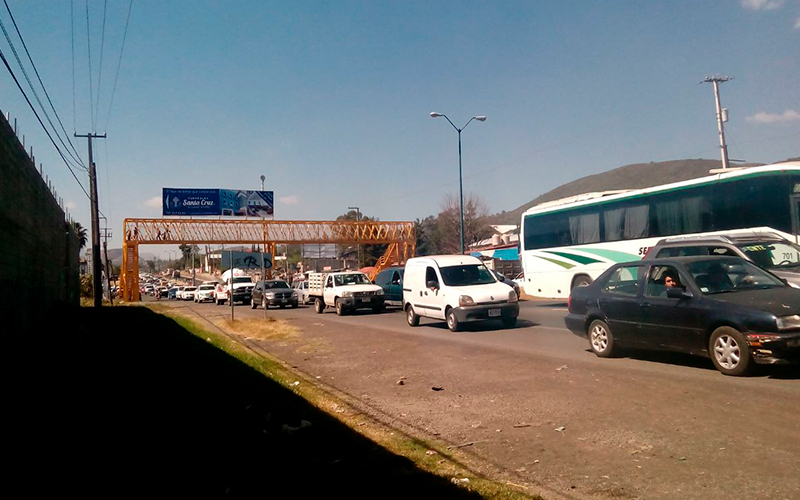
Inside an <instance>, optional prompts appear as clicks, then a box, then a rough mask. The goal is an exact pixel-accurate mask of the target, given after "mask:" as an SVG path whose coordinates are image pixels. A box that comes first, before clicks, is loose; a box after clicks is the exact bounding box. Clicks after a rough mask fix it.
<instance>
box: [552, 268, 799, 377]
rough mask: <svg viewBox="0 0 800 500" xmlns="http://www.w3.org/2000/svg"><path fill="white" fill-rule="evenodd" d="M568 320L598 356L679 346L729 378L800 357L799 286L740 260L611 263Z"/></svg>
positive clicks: (576, 294) (574, 298)
mask: <svg viewBox="0 0 800 500" xmlns="http://www.w3.org/2000/svg"><path fill="white" fill-rule="evenodd" d="M668 285H673V286H671V287H670V286H668ZM565 322H566V325H567V328H569V329H570V330H572V331H573V332H574V333H575V334H577V335H579V336H582V337H586V338H588V339H589V345H590V347H591V349H592V351H594V353H595V354H596V355H597V356H600V357H610V356H613V355H614V354H616V353H617V352H618V348H620V347H634V348H636V347H639V348H646V349H666V350H673V351H681V352H688V353H691V354H696V355H700V356H706V357H710V358H711V360H712V361H713V362H714V366H716V367H717V369H718V370H719V371H721V372H722V373H724V374H726V375H745V374H746V373H748V372H749V371H750V369H751V368H752V367H753V363H754V362H755V363H762V364H784V363H792V362H798V361H800V290H797V289H795V288H792V287H790V286H789V285H787V284H786V282H785V281H784V280H782V279H780V278H778V277H777V276H775V275H773V274H771V273H769V272H767V271H764V270H763V269H761V268H759V267H758V266H756V265H754V264H752V263H751V262H749V261H747V260H744V259H741V258H739V257H709V256H703V257H676V258H672V259H653V260H646V261H638V262H628V263H624V264H617V265H614V266H612V267H611V268H609V269H608V270H607V271H606V272H604V273H603V274H602V275H600V277H599V278H597V280H595V282H594V283H592V284H591V285H589V286H586V287H578V288H575V289H573V290H572V294H571V295H570V298H569V314H568V315H567V316H566V318H565Z"/></svg>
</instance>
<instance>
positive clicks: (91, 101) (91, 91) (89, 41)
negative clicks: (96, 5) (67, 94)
mask: <svg viewBox="0 0 800 500" xmlns="http://www.w3.org/2000/svg"><path fill="white" fill-rule="evenodd" d="M91 33H92V30H91V29H90V26H89V0H86V47H87V50H88V52H89V107H90V111H89V119H90V120H91V121H92V133H93V134H94V133H96V132H97V127H96V125H95V123H94V89H93V88H92V36H91Z"/></svg>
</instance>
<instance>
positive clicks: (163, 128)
mask: <svg viewBox="0 0 800 500" xmlns="http://www.w3.org/2000/svg"><path fill="white" fill-rule="evenodd" d="M8 4H9V6H10V8H11V11H12V13H13V14H14V17H15V19H16V21H17V24H18V25H19V28H20V30H21V32H22V34H23V36H24V38H25V42H26V44H27V45H28V48H29V50H30V51H31V54H32V56H33V59H34V62H35V63H36V65H37V68H38V70H39V73H40V74H41V76H42V79H43V81H44V83H45V86H46V87H47V90H48V92H49V94H50V97H51V98H52V99H53V102H54V103H55V105H56V109H57V110H58V112H59V115H60V117H61V119H62V121H63V122H64V126H65V127H66V129H67V131H68V132H69V133H70V134H72V132H73V131H74V130H75V129H77V131H78V133H86V132H88V131H90V130H94V131H96V132H97V133H104V132H107V133H108V139H106V140H98V141H97V142H96V143H95V153H96V154H95V161H96V163H97V166H98V172H99V177H98V178H99V182H98V186H99V190H100V208H101V210H102V211H103V212H104V213H105V214H106V215H107V216H108V217H109V219H110V225H111V227H112V228H113V229H114V232H115V236H119V233H120V232H121V231H120V227H121V224H122V219H123V218H125V217H137V216H142V217H144V216H159V215H160V213H161V208H160V199H159V196H160V194H161V188H162V187H165V186H166V187H221V188H229V189H257V188H258V187H259V183H260V181H259V176H260V175H261V174H264V175H266V177H267V181H266V187H267V189H272V190H274V191H275V198H276V208H275V213H276V219H282V220H329V219H333V218H335V217H336V216H337V215H340V214H342V213H344V212H346V211H347V207H348V206H359V207H361V211H362V212H363V213H365V214H367V215H370V216H374V217H379V218H381V219H383V220H414V219H415V218H423V217H425V216H428V215H435V214H436V213H438V212H439V210H440V203H441V201H442V198H443V197H444V196H445V195H446V194H447V193H454V194H457V192H458V142H457V139H458V137H457V134H456V132H455V131H454V130H453V129H452V128H451V127H450V126H449V124H448V123H447V122H446V121H445V120H444V119H443V118H439V119H435V120H434V119H431V118H430V117H429V113H430V112H431V111H438V112H442V113H445V114H447V115H448V116H449V117H450V118H451V119H452V120H453V121H454V122H455V123H456V124H457V125H459V126H460V125H462V124H463V123H465V122H466V121H467V120H469V118H470V117H471V116H474V115H486V116H487V117H488V118H487V121H486V122H484V123H480V122H473V123H472V124H470V126H469V127H468V128H467V129H466V130H465V131H464V132H463V135H462V138H463V167H464V169H463V170H464V190H465V192H466V193H476V194H478V195H480V196H481V197H482V198H483V199H484V200H485V201H486V202H487V204H488V205H489V207H490V209H491V211H492V212H499V211H501V210H511V209H514V208H516V207H517V206H519V205H521V204H523V203H525V202H527V201H529V200H531V199H532V198H534V197H536V196H538V195H539V194H541V193H543V192H546V191H548V190H550V189H552V188H554V187H557V186H559V185H561V184H563V183H565V182H568V181H571V180H574V179H577V178H579V177H582V176H585V175H590V174H594V173H599V172H603V171H606V170H609V169H612V168H615V167H619V166H622V165H627V164H630V163H639V162H649V161H665V160H674V159H684V158H711V159H718V158H719V146H718V138H717V130H716V122H715V117H714V100H713V91H712V87H711V86H710V85H708V84H703V85H699V84H698V82H700V81H701V80H702V79H703V78H704V77H705V76H708V75H730V76H733V77H734V80H732V81H730V82H727V83H725V84H723V85H722V86H721V92H722V101H723V106H725V107H727V108H729V109H730V121H729V122H728V123H727V124H726V134H727V137H728V143H729V151H730V156H731V158H737V159H744V160H747V161H753V162H764V163H768V162H773V161H780V160H783V159H786V158H788V157H792V156H799V155H800V146H798V144H800V0H744V1H741V0H728V1H703V2H697V1H665V0H660V1H640V2H630V1H605V2H590V1H559V2H544V1H536V2H534V1H528V2H520V1H506V2H478V1H461V2H457V1H441V2H430V1H420V2H414V1H404V2H378V1H373V2H366V1H363V2H355V1H336V2H322V1H316V2H312V1H291V2H270V1H232V0H229V1H217V2H201V1H196V0H195V1H188V0H180V1H179V0H170V1H168V2H164V1H152V0H150V1H148V0H134V3H133V10H132V15H131V21H130V27H129V31H128V34H127V40H126V42H125V49H124V53H123V56H122V65H121V70H120V76H119V81H118V84H117V87H116V91H115V96H114V103H113V107H112V108H111V113H110V117H109V119H108V125H107V126H106V116H109V115H108V109H109V97H110V94H111V91H112V87H113V84H114V76H115V72H116V68H117V62H118V61H119V54H120V47H121V42H122V36H123V31H124V27H125V19H126V15H127V11H128V5H129V3H128V0H108V2H107V5H108V10H107V13H106V24H105V26H106V29H105V35H103V29H102V21H103V6H104V2H103V1H100V0H89V1H88V7H89V35H90V39H91V48H92V52H91V53H92V81H93V82H94V83H93V87H92V96H93V97H94V99H95V102H94V103H92V101H90V95H89V94H90V91H89V64H88V47H87V45H88V44H87V26H86V1H85V0H74V2H73V3H72V5H74V23H75V71H76V74H75V82H74V86H73V77H72V37H71V17H70V7H71V2H69V1H66V0H60V1H55V0H52V1H46V2H45V1H39V2H25V1H21V0H9V1H8ZM0 19H2V20H3V23H4V24H5V26H6V29H7V30H9V34H10V35H11V36H12V42H14V45H15V47H16V48H17V50H18V51H19V52H20V55H21V56H22V57H23V58H25V56H24V54H23V53H22V50H23V49H22V46H21V43H20V42H19V41H18V40H17V38H16V35H15V34H13V25H12V24H11V20H10V17H9V16H8V13H7V12H5V11H4V10H3V9H0ZM103 36H104V37H105V38H104V40H103ZM101 42H103V43H102V51H103V59H102V70H101V68H100V64H101V63H100V52H101ZM0 48H2V51H3V53H4V54H5V56H6V58H7V59H9V62H10V64H11V65H12V68H13V69H14V71H15V73H16V74H17V76H18V78H20V80H23V79H22V74H21V72H20V70H19V69H18V67H17V65H16V61H15V60H14V59H13V54H12V52H11V49H10V47H9V45H8V42H7V41H6V40H5V39H4V38H3V39H0ZM26 68H27V69H28V71H29V74H30V75H31V76H32V77H33V72H32V70H31V69H30V66H27V65H26ZM101 71H102V73H101ZM98 79H99V81H100V84H99V87H98V84H97V82H98ZM23 84H24V83H23ZM73 89H74V92H75V95H76V99H75V106H74V108H73ZM26 91H28V93H29V95H30V91H29V90H28V89H27V88H26ZM39 92H40V95H42V98H43V94H41V91H39ZM98 94H99V104H98ZM31 98H32V96H31ZM93 106H97V111H96V114H97V117H98V119H97V120H96V122H97V123H96V124H95V125H93V120H92V119H91V109H93ZM0 109H2V110H3V111H4V112H9V113H10V114H11V116H12V117H14V118H17V119H18V124H19V127H20V131H21V134H25V136H26V144H27V145H28V146H30V145H33V146H34V149H35V153H36V158H37V163H38V162H41V163H43V164H44V169H45V172H46V173H47V174H48V175H49V177H50V178H51V179H52V180H53V181H54V183H55V185H56V187H57V189H58V192H59V195H60V196H62V197H63V198H64V199H65V200H66V202H67V204H68V205H69V206H70V212H71V213H72V214H73V215H74V217H75V218H76V219H78V220H79V221H81V222H82V223H83V224H84V225H86V226H88V225H89V203H88V200H87V199H86V197H85V196H84V194H83V193H82V192H81V190H80V188H79V187H78V185H77V183H76V182H75V180H74V179H72V177H71V176H70V174H69V172H68V171H67V168H66V167H65V166H64V164H63V162H62V161H61V159H60V158H59V157H58V155H57V153H56V151H55V148H53V146H52V145H51V144H50V142H49V140H48V139H47V137H46V135H45V134H44V132H43V131H42V129H41V127H40V126H39V125H38V123H37V122H36V118H35V116H34V115H33V113H32V112H31V111H30V109H29V108H28V107H27V104H26V103H25V102H24V100H23V98H22V96H21V94H20V92H19V90H18V89H17V88H16V86H15V84H14V83H13V80H12V79H11V77H10V75H9V74H8V72H6V71H3V72H2V75H0ZM73 109H74V111H73ZM72 140H73V142H74V143H75V145H76V147H77V148H78V150H79V152H80V153H81V155H82V157H83V158H84V161H86V157H87V154H86V140H85V139H77V140H76V139H74V138H73V139H72ZM82 180H83V179H82ZM120 245H121V243H120V240H119V238H118V237H115V238H114V240H113V241H111V243H110V246H112V247H118V246H120ZM166 250H167V248H166V247H162V248H157V247H151V248H148V249H146V250H144V251H146V252H151V253H161V254H163V255H166Z"/></svg>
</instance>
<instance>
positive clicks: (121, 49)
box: [104, 0, 133, 132]
mask: <svg viewBox="0 0 800 500" xmlns="http://www.w3.org/2000/svg"><path fill="white" fill-rule="evenodd" d="M131 10H133V0H130V3H129V4H128V18H127V19H126V20H125V32H124V33H123V35H122V48H120V49H119V61H118V62H117V74H116V76H115V77H114V86H113V87H112V88H111V102H110V103H109V105H108V114H107V115H106V126H105V127H104V129H105V130H106V132H108V121H109V119H110V118H111V108H112V107H113V106H114V94H115V93H116V91H117V80H119V69H120V67H121V66H122V53H123V51H124V50H125V39H126V38H127V37H128V25H129V24H130V22H131Z"/></svg>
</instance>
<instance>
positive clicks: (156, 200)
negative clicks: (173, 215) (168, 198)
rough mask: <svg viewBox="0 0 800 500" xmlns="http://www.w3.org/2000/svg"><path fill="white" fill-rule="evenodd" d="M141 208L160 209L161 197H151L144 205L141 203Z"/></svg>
mask: <svg viewBox="0 0 800 500" xmlns="http://www.w3.org/2000/svg"><path fill="white" fill-rule="evenodd" d="M142 206H144V207H147V208H161V197H160V196H153V197H152V198H149V199H148V200H146V201H145V202H144V203H142Z"/></svg>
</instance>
